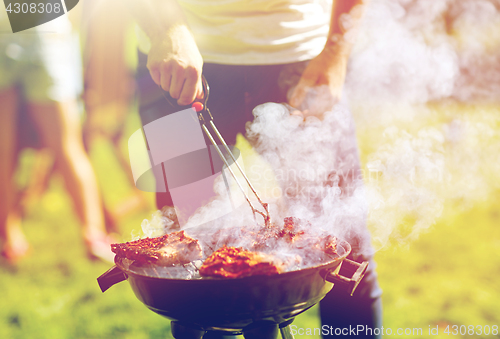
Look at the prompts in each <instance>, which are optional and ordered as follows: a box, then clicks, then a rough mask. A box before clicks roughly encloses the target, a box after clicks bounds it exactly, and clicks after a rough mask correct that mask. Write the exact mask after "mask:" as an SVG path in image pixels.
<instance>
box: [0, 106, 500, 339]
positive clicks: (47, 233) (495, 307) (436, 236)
mask: <svg viewBox="0 0 500 339" xmlns="http://www.w3.org/2000/svg"><path fill="white" fill-rule="evenodd" d="M430 109H431V110H434V112H435V113H436V114H435V115H432V116H433V118H427V119H426V120H425V122H422V124H420V125H418V124H415V123H414V122H406V123H401V125H400V128H403V129H405V130H407V131H408V133H409V134H411V135H412V133H417V130H418V129H419V128H422V127H425V126H434V127H436V126H440V125H441V124H443V123H444V122H446V121H448V120H450V119H452V118H451V117H450V116H451V113H450V112H451V111H453V112H454V116H455V118H456V116H457V114H459V116H461V117H462V118H463V120H464V121H467V122H468V123H470V124H472V125H474V124H476V125H477V124H479V123H481V121H482V123H488V124H489V126H491V128H494V129H496V130H495V131H496V132H497V134H496V135H498V132H500V128H499V126H498V118H495V117H498V116H500V114H499V113H500V110H499V109H498V108H495V107H493V108H492V107H485V108H484V110H485V111H486V112H487V114H482V115H480V114H479V113H477V108H476V107H460V108H457V107H454V108H453V110H452V109H450V108H449V107H447V106H446V105H441V106H440V105H438V106H437V107H430ZM473 111H474V112H473ZM481 112H482V111H481ZM482 113H484V112H482ZM436 116H437V118H436ZM487 117H490V118H491V117H493V118H491V119H493V121H494V123H491V120H489V121H488V120H485V119H486V118H487ZM495 119H496V120H495ZM417 125H418V126H417ZM476 125H474V126H476ZM136 126H137V119H136V117H132V118H131V120H130V124H129V129H130V130H133V129H135V128H136ZM358 134H359V143H360V148H361V153H362V154H361V155H362V160H363V164H366V163H368V162H369V161H372V160H373V159H371V158H370V155H372V154H374V153H375V152H377V150H379V148H380V146H381V145H382V143H383V142H384V141H383V140H380V138H377V135H382V134H383V129H382V127H380V128H378V127H377V128H373V129H371V130H370V131H369V129H368V128H366V127H363V126H361V127H360V129H359V130H358ZM496 135H494V136H493V137H488V136H487V135H483V136H482V135H476V139H474V140H472V141H471V140H469V141H470V142H471V143H470V145H469V146H468V147H470V150H469V151H468V153H467V154H468V155H469V156H470V155H471V154H476V153H477V154H480V153H481V152H483V151H484V152H486V153H487V154H496V153H495V152H494V151H495V150H496V149H495V148H494V147H496V146H498V145H497V144H496V142H497V140H496V138H498V137H497V136H496ZM489 139H491V140H492V141H488V140H489ZM99 145H100V146H99V147H98V148H97V150H96V151H94V152H93V153H92V160H93V162H94V164H95V166H96V170H97V173H98V176H99V179H100V182H101V184H102V185H103V187H104V188H105V189H106V191H107V192H108V193H107V195H106V199H107V200H108V201H109V202H110V203H112V204H113V203H116V202H117V201H119V200H120V199H121V198H122V197H123V196H127V195H129V194H130V192H131V191H130V190H131V188H130V187H129V186H128V184H126V183H125V175H124V174H123V172H122V171H121V170H120V169H119V167H118V164H117V162H116V161H115V160H114V158H113V156H112V153H111V152H112V151H111V149H110V148H109V147H108V145H107V143H106V142H101V143H100V144H99ZM444 147H445V151H446V147H448V146H446V145H445V146H444ZM488 152H489V153H488ZM445 153H446V152H445ZM497 154H500V153H497ZM31 158H32V154H31V153H29V152H28V153H26V154H25V155H24V157H23V166H26V167H27V166H29V164H30V159H31ZM467 159H469V161H476V162H479V163H475V164H474V165H475V167H474V168H475V170H474V171H472V170H471V171H472V172H471V173H472V174H471V175H476V176H477V175H481V176H483V177H482V178H481V181H474V182H473V183H474V184H475V185H476V186H477V187H472V188H468V190H467V189H465V188H464V187H466V186H465V182H466V181H467V180H470V177H468V176H467V173H468V171H467V170H465V169H463V168H462V169H461V168H455V167H453V168H451V169H450V170H451V171H453V175H454V176H453V177H452V178H454V179H456V178H458V179H460V180H463V181H465V182H462V181H460V182H457V183H456V186H455V187H456V188H457V189H460V190H461V193H463V194H458V193H457V194H451V193H449V192H448V191H446V192H444V193H443V192H442V191H441V190H440V189H439V190H438V189H436V190H435V191H432V192H433V194H434V193H436V194H438V193H439V195H440V196H441V197H442V198H443V199H442V203H443V205H442V213H440V214H439V215H436V217H435V218H433V219H432V220H431V221H430V222H429V225H426V226H428V227H426V228H425V229H423V230H422V232H421V233H420V234H419V236H418V237H413V239H412V240H411V241H410V240H407V241H405V242H403V243H401V242H398V241H395V240H392V241H390V242H387V243H385V244H386V245H385V246H384V247H382V248H381V249H380V250H379V251H378V252H377V255H376V259H377V262H378V273H379V277H380V283H381V285H382V288H383V289H384V295H383V302H384V327H385V328H391V329H392V332H393V334H395V331H396V330H397V329H398V328H401V329H406V328H411V329H413V328H422V330H423V334H422V335H404V336H396V335H394V337H404V338H422V337H424V338H426V337H430V335H429V334H428V330H429V326H430V327H432V328H435V327H436V326H438V327H439V337H454V338H462V337H463V338H465V337H467V338H482V337H485V338H494V337H497V338H500V335H499V334H498V332H496V335H493V334H490V335H489V336H485V335H478V334H467V335H460V334H458V335H447V334H444V330H445V329H446V327H447V326H448V325H450V331H452V327H451V326H453V325H458V326H459V327H460V326H461V325H464V326H469V325H474V326H478V325H479V326H485V325H490V326H493V325H496V326H498V325H500V306H499V305H500V293H499V292H500V284H499V283H498V279H499V277H500V227H499V221H500V208H499V207H500V204H499V202H500V191H498V187H497V185H498V184H497V182H500V181H499V180H498V179H499V178H500V174H499V172H497V171H496V170H495V169H496V168H497V167H498V162H500V161H499V160H498V156H494V157H492V158H487V157H485V158H484V159H483V158H481V159H482V160H481V159H479V158H478V159H479V160H478V159H476V158H473V160H470V159H471V158H470V157H469V158H464V159H461V160H460V161H465V162H466V161H467ZM448 160H449V159H448ZM450 161H451V160H450ZM453 161H455V162H450V164H455V163H456V161H458V163H460V161H459V160H456V159H455V160H453ZM468 165H472V164H468ZM20 181H21V182H22V178H21V179H20ZM469 182H472V181H469ZM382 189H383V188H382ZM480 189H481V190H480ZM478 190H480V191H478ZM478 192H479V193H478ZM468 197H469V198H468ZM150 198H151V199H150V200H151V202H152V197H150ZM387 208H397V204H395V205H390V206H388V207H387ZM152 211H153V205H152V203H151V204H150V208H149V209H143V210H138V211H135V212H133V213H130V214H129V215H128V216H127V218H125V219H124V220H123V221H122V223H121V224H120V233H121V236H122V240H129V239H130V238H131V232H132V231H133V230H139V229H140V223H141V221H142V219H144V218H146V217H148V216H149V214H150V213H151V212H152ZM417 216H418V215H417ZM398 220H399V219H398ZM392 221H394V220H392ZM396 221H397V220H396ZM416 221H418V220H415V215H414V217H413V219H412V218H402V219H401V225H402V226H404V227H406V226H408V225H406V226H405V224H412V223H414V222H416ZM371 226H373V225H371ZM375 226H376V225H375ZM23 228H24V230H25V233H26V236H27V238H28V240H29V241H30V244H31V246H32V251H31V255H30V256H29V257H27V258H26V259H25V260H23V261H21V262H20V263H19V265H18V266H17V267H15V268H13V267H8V266H5V265H3V266H2V267H1V271H0V288H1V290H2V291H3V295H2V298H1V299H0V300H1V302H0V306H1V307H0V338H20V339H21V338H22V339H25V338H36V339H39V338H40V339H43V338H50V339H56V338H134V339H140V338H171V336H170V330H169V321H167V320H166V319H164V318H162V317H160V316H158V315H156V314H154V313H153V312H151V311H149V310H147V309H146V308H145V307H144V306H143V305H142V304H141V303H140V302H139V301H138V300H137V299H136V298H135V296H134V295H133V293H132V291H131V289H130V287H129V285H128V284H127V283H121V284H117V285H116V286H114V287H112V288H111V289H110V290H109V291H107V292H106V293H104V294H103V293H101V292H100V290H99V287H98V286H97V282H96V278H97V277H98V276H99V275H100V274H102V273H103V272H105V271H106V270H107V269H108V268H110V266H111V265H110V264H106V263H102V262H90V261H89V260H87V259H86V256H85V251H84V247H83V244H82V241H81V238H80V236H79V228H78V221H77V219H76V217H75V215H74V213H73V212H72V208H71V204H70V202H69V199H68V196H67V194H66V193H65V191H64V188H63V184H62V181H61V179H60V178H58V177H55V178H54V179H53V180H52V181H51V184H50V187H49V190H48V191H47V192H46V193H45V194H44V195H43V196H42V197H41V199H40V200H39V201H37V202H36V204H33V205H32V206H30V207H29V209H28V211H27V215H26V217H25V219H24V221H23ZM372 228H373V229H374V230H377V228H376V227H372ZM407 239H409V238H407ZM294 324H296V325H297V327H298V328H313V327H318V326H319V321H318V317H317V309H315V308H313V309H311V310H310V311H308V312H306V313H305V314H303V315H300V316H299V317H297V319H296V321H295V323H294ZM497 329H498V327H497ZM462 331H463V329H462ZM475 332H476V333H477V332H478V330H477V328H475ZM296 337H297V338H308V337H310V338H314V337H313V336H296ZM387 337H389V336H387ZM434 337H436V336H434Z"/></svg>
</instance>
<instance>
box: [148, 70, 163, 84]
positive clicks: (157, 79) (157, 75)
mask: <svg viewBox="0 0 500 339" xmlns="http://www.w3.org/2000/svg"><path fill="white" fill-rule="evenodd" d="M149 74H151V78H152V79H153V81H154V82H155V84H157V85H158V86H161V77H160V72H159V71H158V70H156V69H155V70H152V71H150V72H149Z"/></svg>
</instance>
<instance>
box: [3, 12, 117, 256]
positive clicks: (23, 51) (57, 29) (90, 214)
mask: <svg viewBox="0 0 500 339" xmlns="http://www.w3.org/2000/svg"><path fill="white" fill-rule="evenodd" d="M2 9H3V8H2ZM2 9H0V31H1V32H2V34H1V35H0V192H1V198H0V199H1V203H0V252H1V255H2V256H3V258H5V259H6V260H7V262H9V263H11V264H14V263H15V262H16V261H18V260H19V259H20V258H22V257H23V256H24V255H26V254H27V252H28V250H29V244H28V242H27V240H26V238H25V236H24V234H23V232H22V229H21V220H20V219H19V216H18V213H16V211H15V209H14V207H15V203H16V197H17V195H18V192H17V187H16V185H15V182H14V173H15V168H16V165H17V161H18V158H19V154H18V147H17V145H18V143H19V140H18V133H17V131H18V130H19V128H24V127H25V126H26V125H28V124H29V122H28V121H27V119H26V117H29V119H30V120H31V122H32V123H33V124H34V126H35V129H36V132H37V134H38V135H39V138H40V143H41V145H42V146H43V147H46V148H48V149H49V150H50V151H51V152H52V153H53V156H54V159H55V166H56V169H57V170H58V171H59V172H60V173H61V174H62V176H63V178H64V181H65V184H66V188H67V190H68V193H69V194H70V196H71V199H72V201H73V205H74V208H75V211H76V213H77V215H78V218H79V219H80V222H81V224H82V236H83V239H84V243H85V246H86V249H87V252H88V255H89V257H90V258H92V259H96V258H100V259H103V260H108V261H109V260H112V258H113V256H112V253H111V251H110V249H109V243H110V239H109V237H108V235H107V233H106V231H105V227H104V222H103V215H102V210H101V203H100V198H99V194H98V189H97V181H96V178H95V175H94V172H93V169H92V166H91V163H90V160H89V158H88V156H87V154H86V153H85V151H84V148H83V143H82V132H81V128H80V121H79V118H80V116H79V109H78V105H77V98H78V94H79V90H80V88H81V74H80V73H81V65H80V48H79V43H78V39H75V35H74V34H73V32H72V28H71V24H70V22H69V20H68V19H67V16H65V15H64V16H61V17H59V18H57V19H55V20H53V21H50V22H48V23H46V24H43V25H41V26H38V27H35V28H32V29H30V30H28V31H23V32H19V33H15V34H14V33H11V30H10V27H9V20H8V17H7V13H6V11H4V10H3V11H2ZM21 108H25V109H26V113H27V115H26V116H25V117H23V118H22V119H20V117H21V115H20V112H21ZM62 222H63V221H62Z"/></svg>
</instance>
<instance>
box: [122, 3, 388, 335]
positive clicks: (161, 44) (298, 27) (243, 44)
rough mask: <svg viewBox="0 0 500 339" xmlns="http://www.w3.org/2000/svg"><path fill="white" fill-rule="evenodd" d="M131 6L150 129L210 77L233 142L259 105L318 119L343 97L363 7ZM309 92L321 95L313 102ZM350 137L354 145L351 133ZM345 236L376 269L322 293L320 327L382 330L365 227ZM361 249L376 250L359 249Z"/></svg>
mask: <svg viewBox="0 0 500 339" xmlns="http://www.w3.org/2000/svg"><path fill="white" fill-rule="evenodd" d="M131 6H132V8H133V12H134V14H135V16H136V18H137V20H138V22H139V25H140V26H141V28H142V29H143V30H144V32H145V33H146V35H147V36H148V37H149V43H144V52H146V53H147V54H148V56H147V68H148V69H149V74H150V75H149V74H147V75H145V74H144V73H145V72H146V73H147V71H145V72H144V70H143V73H142V76H139V94H140V100H141V102H140V114H141V118H142V121H143V125H146V124H148V123H150V122H152V121H154V120H156V119H159V118H161V117H162V116H165V115H167V114H169V113H174V112H178V111H180V110H182V109H184V108H187V107H189V105H190V104H191V103H192V102H193V101H194V100H195V99H196V98H198V99H201V98H202V97H203V89H202V83H201V75H202V73H203V75H204V76H205V77H206V79H207V82H208V83H209V84H210V89H211V91H210V99H209V102H208V105H209V107H210V110H211V112H212V114H213V115H214V119H215V120H216V124H217V127H218V129H219V130H220V131H221V134H222V135H223V136H224V138H225V139H226V141H227V142H228V144H231V145H234V144H235V141H236V136H237V134H238V133H242V134H244V133H245V124H246V123H247V122H248V121H251V120H252V119H253V115H252V110H253V108H254V107H256V106H257V105H259V104H263V103H266V102H287V103H289V104H290V105H291V106H293V107H296V108H298V110H297V111H295V112H293V114H299V115H303V116H304V118H305V117H307V116H310V115H315V116H317V117H319V118H320V119H321V117H322V114H323V112H325V111H328V110H331V107H332V106H333V105H334V104H335V103H336V102H338V101H339V100H340V97H341V92H342V87H343V84H344V80H345V76H346V68H347V61H348V58H349V54H350V51H351V48H352V45H353V40H354V36H355V30H356V28H357V27H358V26H359V22H360V20H361V18H362V16H363V13H364V7H365V3H364V2H363V0H336V1H333V5H332V4H329V3H328V1H306V0H288V1H249V0H229V1H227V0H213V1H197V0H161V1H155V0H147V1H141V2H136V1H132V2H131ZM330 6H331V12H330V11H329V10H328V9H329V8H330ZM145 62H146V61H145V58H143V63H145ZM139 75H141V72H139ZM159 86H161V88H162V89H163V90H165V91H167V92H169V93H170V95H171V97H172V98H174V99H176V100H177V105H178V107H169V104H168V103H167V102H166V101H165V100H163V99H162V94H161V91H160V90H159V89H158V88H159ZM311 95H319V96H318V97H317V98H316V100H309V99H308V98H310V97H311ZM350 137H351V138H350V139H352V141H353V149H356V145H355V143H356V142H355V140H356V137H355V133H354V130H353V132H352V135H351V136H350ZM355 158H356V159H357V154H356V155H355ZM355 162H356V163H355V164H353V170H354V171H355V170H356V169H359V168H360V165H359V160H355ZM167 179H168V178H167ZM351 179H352V178H351ZM344 184H345V187H342V189H343V190H344V189H345V191H344V192H345V194H350V193H349V192H348V189H347V187H348V186H349V183H344ZM165 206H173V201H172V198H171V196H170V194H169V192H166V193H157V207H158V208H160V209H161V208H164V207H165ZM352 233H356V231H354V230H353V232H352ZM346 240H347V241H349V242H350V243H351V244H352V245H353V252H352V253H351V255H350V258H351V259H353V260H356V261H361V260H369V261H370V266H369V269H368V272H367V274H366V276H365V278H364V279H363V280H362V282H361V284H360V286H359V287H358V290H357V291H356V293H355V294H354V296H353V297H352V298H351V297H350V296H348V295H346V293H345V292H344V291H342V290H339V289H337V288H336V289H333V290H332V291H331V292H330V293H329V294H328V295H327V296H326V297H325V299H324V300H323V301H322V302H321V303H320V308H321V317H322V323H323V324H324V325H327V326H332V327H333V328H349V327H350V326H352V327H354V328H355V327H356V326H357V325H364V326H366V327H370V328H372V329H374V328H380V327H381V323H382V317H381V313H382V311H381V299H380V297H381V290H380V288H379V286H378V283H377V278H376V274H375V270H374V268H375V264H374V262H373V250H372V249H371V245H370V237H369V233H368V230H366V229H365V231H363V232H362V233H361V234H353V235H352V237H351V238H350V239H346ZM361 248H365V249H366V248H370V250H369V251H368V254H366V252H365V254H361ZM332 335H333V333H332ZM356 337H363V336H362V335H359V336H356ZM366 337H368V338H373V337H379V336H378V335H376V334H373V335H367V336H366Z"/></svg>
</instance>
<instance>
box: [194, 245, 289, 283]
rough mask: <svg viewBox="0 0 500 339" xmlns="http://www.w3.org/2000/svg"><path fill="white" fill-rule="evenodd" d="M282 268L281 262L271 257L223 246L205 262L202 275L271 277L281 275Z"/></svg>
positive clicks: (201, 271) (201, 270) (201, 269)
mask: <svg viewBox="0 0 500 339" xmlns="http://www.w3.org/2000/svg"><path fill="white" fill-rule="evenodd" d="M280 266H281V263H280V262H279V260H277V259H276V258H274V257H273V256H271V255H268V254H264V253H259V252H250V251H245V250H244V249H242V248H241V247H240V248H237V247H226V246H223V247H221V248H219V249H218V250H217V251H215V252H214V253H212V255H211V256H209V257H208V258H207V259H206V260H205V262H204V263H203V265H202V266H201V268H200V275H202V276H209V277H221V278H240V277H248V276H251V275H271V274H278V273H280V272H281V271H282V270H281V267H280Z"/></svg>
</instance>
